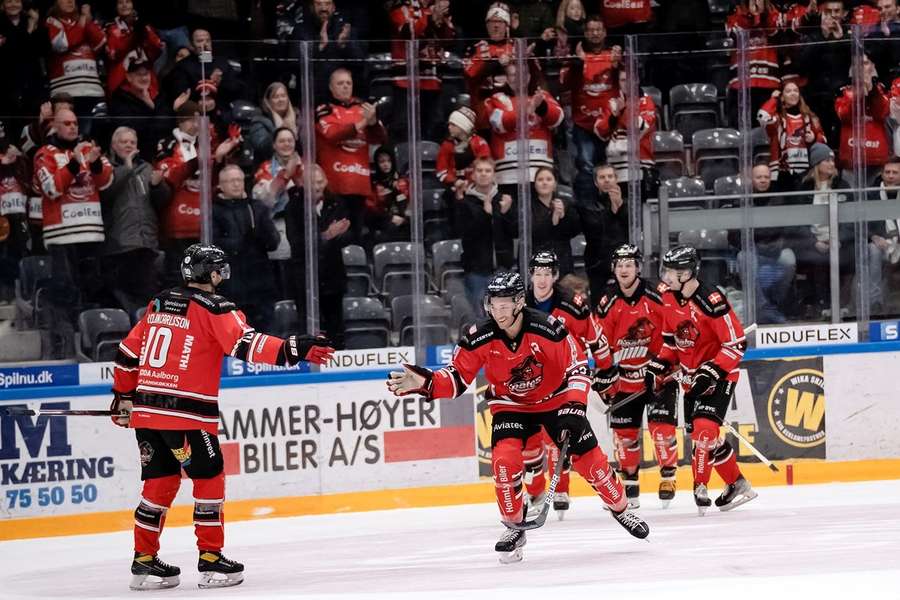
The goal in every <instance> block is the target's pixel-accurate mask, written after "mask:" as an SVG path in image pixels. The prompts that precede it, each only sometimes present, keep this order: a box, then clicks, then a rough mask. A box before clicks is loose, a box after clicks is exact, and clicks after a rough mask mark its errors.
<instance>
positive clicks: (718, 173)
mask: <svg viewBox="0 0 900 600" xmlns="http://www.w3.org/2000/svg"><path fill="white" fill-rule="evenodd" d="M740 144H741V134H740V132H738V131H737V130H736V129H729V128H726V127H717V128H713V129H703V130H700V131H697V132H695V133H694V137H693V155H694V173H696V174H697V176H698V177H700V178H701V179H703V182H704V183H705V184H706V187H707V188H708V189H712V186H713V182H714V181H715V180H716V179H717V178H718V177H723V176H725V175H733V174H736V173H737V172H738V170H739V169H740Z"/></svg>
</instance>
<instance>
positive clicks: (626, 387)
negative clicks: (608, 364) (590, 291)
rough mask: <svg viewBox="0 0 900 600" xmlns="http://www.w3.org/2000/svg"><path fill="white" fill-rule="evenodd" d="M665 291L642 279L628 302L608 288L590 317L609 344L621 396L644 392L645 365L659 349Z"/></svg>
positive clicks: (622, 295)
mask: <svg viewBox="0 0 900 600" xmlns="http://www.w3.org/2000/svg"><path fill="white" fill-rule="evenodd" d="M667 290H668V288H667V287H666V285H665V284H663V283H660V284H659V285H658V286H655V287H654V286H650V285H647V282H646V281H645V280H643V279H642V280H641V281H640V283H638V286H637V289H636V290H635V291H634V293H633V294H632V295H631V297H630V298H629V297H627V296H625V294H623V293H622V290H621V288H620V287H619V286H618V285H614V286H610V287H609V289H607V291H606V293H605V294H604V295H603V297H602V298H600V303H599V304H598V305H597V310H596V311H595V312H594V315H595V317H596V319H597V321H598V322H599V323H600V325H601V326H602V327H603V332H604V333H605V334H606V336H607V339H608V340H609V345H610V347H611V348H612V351H613V362H614V363H615V364H616V366H618V367H619V383H618V389H619V391H621V392H627V393H631V392H636V391H638V390H642V389H644V375H645V374H646V371H647V364H648V363H649V362H650V360H651V359H653V358H655V357H656V356H657V355H658V354H659V351H660V350H661V349H662V345H663V339H662V332H663V321H664V316H663V312H664V310H665V306H664V304H663V300H662V295H661V294H662V293H665V292H666V291H667Z"/></svg>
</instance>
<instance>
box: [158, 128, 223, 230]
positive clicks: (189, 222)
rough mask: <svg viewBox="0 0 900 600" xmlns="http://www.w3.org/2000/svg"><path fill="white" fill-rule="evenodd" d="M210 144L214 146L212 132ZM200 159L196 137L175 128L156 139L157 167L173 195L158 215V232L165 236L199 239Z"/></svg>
mask: <svg viewBox="0 0 900 600" xmlns="http://www.w3.org/2000/svg"><path fill="white" fill-rule="evenodd" d="M210 130H211V132H212V127H210ZM210 146H211V148H215V147H216V144H215V141H214V140H213V138H212V133H210ZM199 158H200V155H199V151H198V147H197V138H196V137H194V136H191V135H188V134H187V133H185V132H184V131H182V130H180V129H178V128H177V127H176V128H175V129H174V130H172V135H170V136H169V137H167V138H165V139H162V140H160V141H159V144H158V146H157V151H156V168H157V169H158V170H160V171H162V174H163V177H165V179H166V182H167V183H168V184H169V186H171V188H172V198H171V199H170V200H169V204H168V205H167V206H166V207H165V209H163V212H162V214H161V215H160V235H161V236H162V237H164V238H169V239H199V238H200V221H201V219H200V169H199V166H198V161H199Z"/></svg>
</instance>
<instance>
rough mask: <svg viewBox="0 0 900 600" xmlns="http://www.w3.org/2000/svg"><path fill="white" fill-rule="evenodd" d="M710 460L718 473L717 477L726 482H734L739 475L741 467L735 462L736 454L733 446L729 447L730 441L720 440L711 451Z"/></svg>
mask: <svg viewBox="0 0 900 600" xmlns="http://www.w3.org/2000/svg"><path fill="white" fill-rule="evenodd" d="M711 460H712V464H713V467H715V469H716V473H718V474H719V477H721V478H722V481H724V482H725V483H726V484H731V483H734V482H735V481H737V478H738V477H740V476H741V469H740V467H738V464H737V455H736V454H735V452H734V448H732V447H731V442H729V441H728V440H727V439H725V440H722V443H720V444H719V446H718V447H717V448H716V449H715V450H714V451H713V453H712V456H711Z"/></svg>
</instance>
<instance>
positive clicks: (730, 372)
mask: <svg viewBox="0 0 900 600" xmlns="http://www.w3.org/2000/svg"><path fill="white" fill-rule="evenodd" d="M662 298H663V304H664V305H665V310H664V311H663V318H664V321H663V331H662V335H663V346H662V350H660V353H659V357H660V358H661V359H662V360H664V361H667V362H669V363H671V364H679V363H680V364H681V370H682V374H683V375H684V378H683V379H682V381H681V384H682V387H683V388H684V389H685V391H687V390H688V389H690V387H691V384H692V382H693V376H694V372H696V371H697V369H698V368H699V367H700V366H701V365H702V364H703V363H706V362H712V363H714V364H715V365H716V366H717V367H719V369H721V370H722V371H724V372H725V373H727V378H728V380H729V381H737V380H738V374H739V369H738V365H740V363H741V359H743V357H744V350H745V349H746V347H747V340H746V338H745V337H744V327H743V326H742V325H741V322H740V320H739V319H738V318H737V315H735V314H734V310H732V308H731V306H730V305H729V304H728V301H727V300H726V299H725V296H724V295H723V294H722V292H720V291H719V290H717V289H716V288H714V287H711V286H708V285H705V284H703V283H702V282H701V284H700V287H698V288H697V291H695V292H694V294H693V295H692V296H691V297H690V298H684V297H683V296H682V295H681V294H680V293H677V292H673V291H667V292H665V293H664V294H663V295H662Z"/></svg>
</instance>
